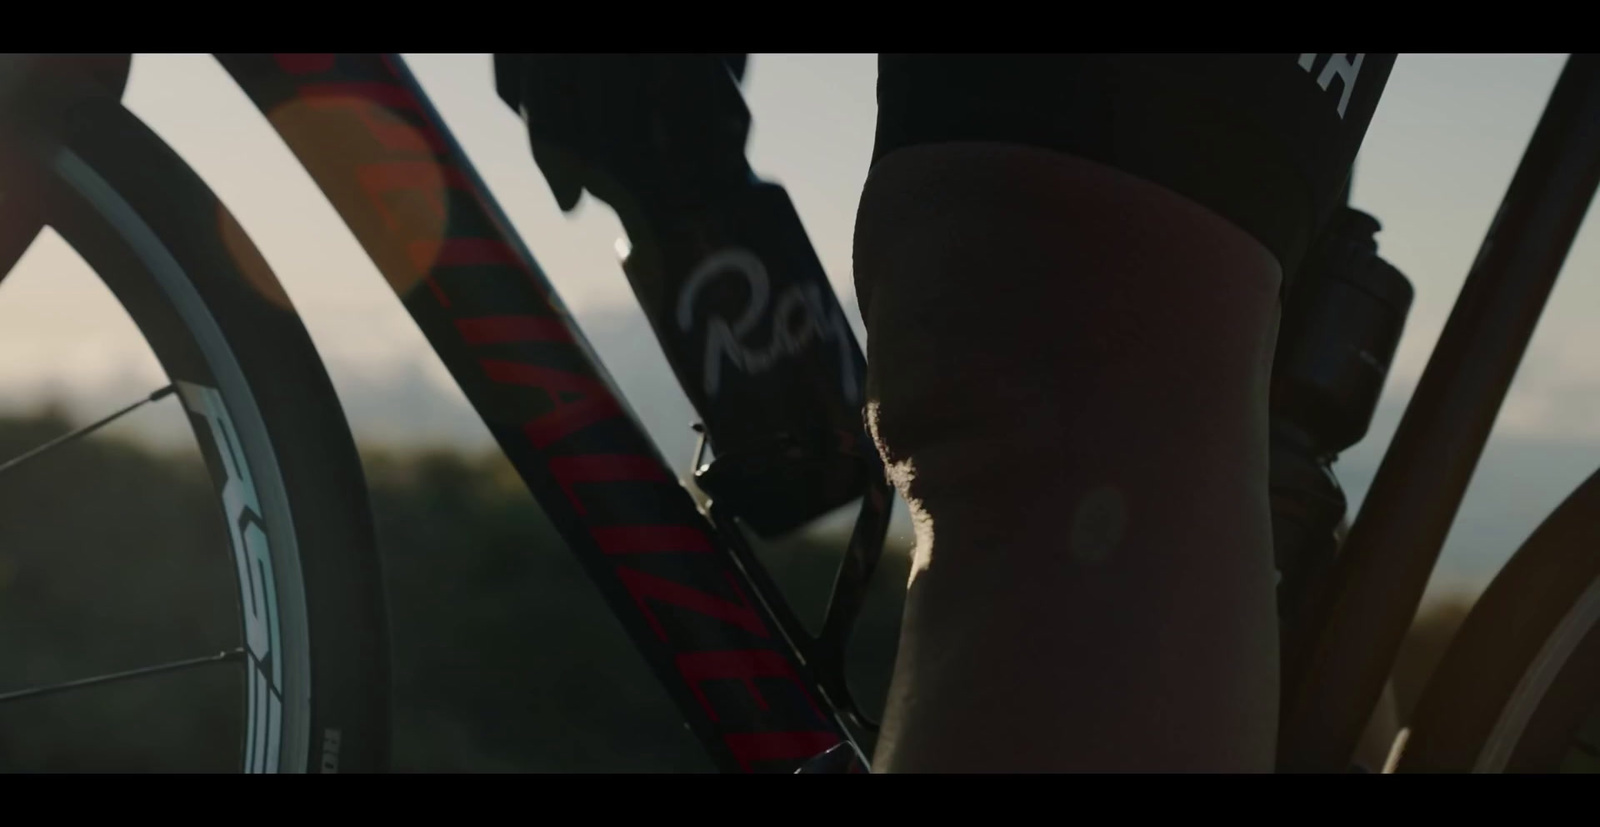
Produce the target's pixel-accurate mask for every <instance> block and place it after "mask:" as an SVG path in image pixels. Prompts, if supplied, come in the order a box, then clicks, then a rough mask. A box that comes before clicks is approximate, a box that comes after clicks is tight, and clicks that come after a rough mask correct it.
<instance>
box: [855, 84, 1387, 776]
mask: <svg viewBox="0 0 1600 827" xmlns="http://www.w3.org/2000/svg"><path fill="white" fill-rule="evenodd" d="M1391 64H1392V57H1390V56H1379V55H1365V56H1355V55H1351V56H1346V55H1337V56H1330V55H1317V56H1305V57H1304V58H1302V56H1300V55H1278V56H1245V57H1228V56H1220V55H1207V56H1192V57H1184V56H1160V57H1158V56H1116V57H1104V58H1102V57H1075V56H1072V57H1069V56H1048V57H1033V56H1006V57H962V58H935V57H927V56H923V57H913V56H883V57H882V58H881V59H880V78H879V104H880V114H879V123H878V130H879V131H878V147H877V150H876V151H875V153H874V163H873V167H872V171H871V173H870V175H869V177H868V181H867V185H866V188H865V191H864V193H863V195H862V202H861V208H860V213H859V215H858V217H857V225H856V250H855V255H856V280H857V290H858V293H859V295H860V298H861V305H862V313H863V316H864V317H865V320H866V325H867V335H868V348H869V355H868V363H869V365H870V376H869V380H868V381H869V397H870V399H869V418H870V421H871V424H872V427H873V430H874V435H875V437H876V439H877V440H878V443H879V449H880V451H882V452H883V454H884V456H885V460H886V462H887V463H888V464H889V466H890V468H891V473H892V474H893V476H894V477H895V480H896V484H897V486H898V487H899V488H900V490H901V492H902V493H903V494H904V495H905V497H906V499H907V500H908V501H909V502H910V503H911V505H912V509H913V514H914V516H915V518H916V524H917V534H918V546H917V551H916V560H915V562H914V565H913V572H914V575H913V581H912V584H911V588H910V595H909V598H908V603H907V609H906V623H905V631H904V634H903V638H902V644H901V654H900V657H899V659H898V661H897V664H896V667H895V680H894V685H893V688H892V690H891V695H890V702H889V709H888V712H887V720H886V722H885V728H884V732H883V737H882V739H881V741H880V744H881V745H880V748H879V755H878V767H879V768H881V769H885V770H889V771H896V770H1066V769H1089V770H1101V769H1174V770H1268V769H1270V768H1271V766H1272V752H1273V743H1274V735H1275V730H1276V705H1277V689H1278V683H1277V680H1278V679H1277V640H1276V623H1275V619H1274V602H1273V570H1272V553H1271V547H1270V543H1271V534H1270V525H1269V515H1268V506H1267V495H1266V456H1267V427H1266V425H1267V419H1266V416H1267V410H1266V400H1267V379H1268V374H1269V370H1270V362H1271V356H1272V348H1273V345H1274V339H1275V335H1276V329H1277V319H1278V296H1279V290H1280V287H1281V282H1282V278H1281V274H1282V273H1283V272H1285V271H1288V272H1291V273H1292V268H1293V267H1294V265H1295V264H1296V263H1297V262H1298V259H1299V258H1300V256H1301V254H1302V251H1303V250H1304V248H1305V246H1306V242H1307V240H1308V239H1309V238H1310V236H1311V235H1312V233H1313V231H1314V230H1315V228H1316V225H1317V223H1318V222H1319V220H1320V216H1321V215H1323V214H1326V212H1327V211H1328V210H1330V209H1331V208H1332V206H1333V205H1334V203H1335V202H1336V200H1337V198H1338V196H1339V192H1340V187H1341V185H1342V183H1343V179H1344V178H1345V176H1346V174H1347V172H1348V169H1349V166H1350V163H1351V161H1352V160H1353V158H1354V155H1355V150H1356V148H1357V146H1358V145H1359V143H1360V139H1361V136H1362V134H1363V133H1364V131H1365V128H1366V124H1367V122H1368V120H1369V119H1370V117H1371V114H1372V111H1373V109H1374V108H1375V106H1376V100H1377V97H1378V95H1379V93H1380V91H1381V89H1382V87H1383V84H1384V82H1385V80H1386V79H1387V75H1388V70H1389V67H1390V65H1391Z"/></svg>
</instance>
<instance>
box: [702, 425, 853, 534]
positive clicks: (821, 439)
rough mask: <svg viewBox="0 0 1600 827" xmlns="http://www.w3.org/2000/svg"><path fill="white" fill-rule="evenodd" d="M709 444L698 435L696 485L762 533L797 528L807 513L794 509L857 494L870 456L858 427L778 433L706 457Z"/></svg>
mask: <svg viewBox="0 0 1600 827" xmlns="http://www.w3.org/2000/svg"><path fill="white" fill-rule="evenodd" d="M708 448H709V446H708V443H707V441H706V440H704V439H702V441H701V450H700V452H699V456H697V457H696V458H695V471H694V479H695V485H696V486H698V487H699V488H700V490H702V491H704V492H705V493H706V494H707V495H708V496H710V497H711V498H712V499H713V500H714V501H716V502H717V503H718V504H719V505H722V506H724V507H726V508H727V509H728V511H729V512H730V513H732V514H734V515H735V516H737V517H739V519H740V520H742V521H744V522H745V523H746V524H748V525H749V526H750V528H751V529H753V530H754V531H755V532H756V533H757V534H759V535H761V536H763V537H771V536H775V535H779V534H784V533H787V532H789V531H792V530H794V529H796V528H799V527H800V525H802V524H803V523H804V522H805V519H801V518H797V517H796V516H795V515H815V514H818V513H821V512H823V511H827V510H831V509H833V508H837V507H839V506H841V505H844V504H845V503H847V502H849V501H851V500H853V499H855V498H857V497H859V496H861V494H862V491H863V481H864V480H865V479H866V473H865V472H866V471H867V470H868V469H869V466H870V465H871V463H872V459H873V457H872V455H871V454H870V453H868V446H864V445H863V444H862V439H861V435H860V434H859V433H856V434H851V433H846V432H842V431H835V432H819V433H814V434H810V435H796V434H790V433H781V434H777V435H775V436H773V437H770V438H767V439H763V440H759V441H754V442H750V443H746V444H744V445H740V446H736V447H734V448H732V449H730V450H728V451H723V452H718V453H717V455H716V456H715V457H714V458H713V459H711V460H710V461H709V462H707V461H704V460H705V454H706V453H707V451H708ZM797 520H798V522H797Z"/></svg>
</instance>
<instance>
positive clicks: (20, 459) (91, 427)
mask: <svg viewBox="0 0 1600 827" xmlns="http://www.w3.org/2000/svg"><path fill="white" fill-rule="evenodd" d="M175 390H177V386H176V385H168V386H166V387H164V388H162V389H160V390H158V391H155V392H154V393H151V394H150V395H149V396H147V397H145V398H143V399H141V400H139V401H138V402H134V403H133V404H131V405H128V406H126V407H124V408H122V409H121V410H119V411H117V412H116V413H113V414H111V415H110V416H107V417H105V418H104V419H101V420H99V421H97V422H92V423H90V424H88V425H85V426H83V427H82V428H79V429H77V430H76V431H72V432H70V433H66V434H62V435H61V436H58V437H56V438H55V439H52V440H50V441H49V442H46V443H44V444H43V445H39V446H38V447H36V448H33V449H32V450H30V451H27V452H25V453H23V454H21V455H19V456H16V457H12V458H11V459H9V460H6V461H5V463H4V464H0V474H4V473H5V472H7V471H10V470H12V469H13V468H16V467H17V466H19V465H21V464H22V463H24V462H27V461H28V460H30V459H33V458H34V457H37V456H43V455H44V454H45V453H46V452H48V451H50V450H52V449H55V448H59V447H61V446H63V445H65V444H67V443H69V442H71V441H73V440H75V439H78V438H80V437H85V436H88V435H89V434H92V433H94V432H95V431H98V430H100V429H101V428H104V427H105V426H107V425H110V424H111V423H113V422H115V421H117V420H118V419H121V418H122V417H124V416H127V415H128V414H130V413H133V412H134V411H136V410H138V409H140V408H142V407H144V406H145V405H148V404H150V403H151V402H159V401H161V400H162V399H164V398H166V397H167V396H168V395H169V394H171V393H172V392H173V391H175Z"/></svg>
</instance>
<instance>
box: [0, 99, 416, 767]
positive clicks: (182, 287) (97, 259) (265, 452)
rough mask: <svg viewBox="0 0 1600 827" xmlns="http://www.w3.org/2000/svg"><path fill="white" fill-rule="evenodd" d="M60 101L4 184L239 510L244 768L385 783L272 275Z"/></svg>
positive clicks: (18, 150) (373, 552) (346, 572)
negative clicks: (148, 362)
mask: <svg viewBox="0 0 1600 827" xmlns="http://www.w3.org/2000/svg"><path fill="white" fill-rule="evenodd" d="M65 94H66V95H67V96H69V97H70V100H67V101H66V102H62V100H61V98H62V95H57V96H56V97H55V99H54V102H53V103H52V109H51V111H50V113H49V115H48V116H47V117H42V118H41V119H40V120H39V121H38V122H37V123H35V124H33V125H30V126H23V127H21V128H15V127H14V128H12V129H10V130H8V133H9V134H8V135H7V136H6V141H7V143H8V144H9V146H7V147H4V149H5V150H6V151H5V152H3V153H0V154H3V155H5V161H4V163H5V166H6V169H5V170H4V172H5V173H7V174H6V177H5V178H0V180H4V181H5V182H6V185H7V187H6V188H7V190H8V192H7V195H8V196H12V197H15V196H17V195H18V194H21V195H22V196H23V197H24V198H25V200H26V203H27V205H28V206H27V209H28V210H29V211H30V214H32V215H33V216H35V217H36V218H37V219H38V220H39V222H40V223H42V224H44V225H46V226H50V227H52V229H54V230H55V231H56V232H57V233H58V234H59V235H60V236H61V237H62V238H63V239H64V240H66V241H67V243H68V244H69V245H70V246H72V247H73V248H74V249H75V250H76V251H77V252H78V254H79V255H80V256H81V257H82V258H83V259H84V260H85V261H86V262H87V263H88V264H89V265H90V268H91V269H92V270H94V271H95V273H96V274H97V275H98V276H99V277H100V278H101V279H102V281H104V282H105V283H106V285H107V287H109V288H110V289H111V292H112V293H113V294H114V295H115V296H116V298H117V299H118V300H119V301H120V302H121V303H122V305H123V307H124V308H125V309H126V310H127V311H128V314H129V316H130V317H131V318H132V319H133V321H134V323H135V325H137V326H138V327H139V329H140V332H141V333H142V334H143V335H144V336H145V338H146V341H147V342H148V343H149V345H150V347H151V349H152V350H153V351H154V352H155V354H156V357H157V359H158V361H160V362H161V365H162V367H163V368H164V369H165V370H166V372H167V375H168V376H169V377H170V378H171V379H172V380H173V382H174V385H175V386H177V387H178V388H179V395H180V396H181V397H182V398H183V401H184V403H185V404H186V406H187V407H188V409H189V419H190V422H191V424H192V425H193V426H194V428H195V435H196V438H197V440H198V442H199V444H200V445H201V446H202V451H203V453H204V454H205V457H206V463H207V465H208V467H210V469H211V470H212V472H213V477H214V479H215V480H216V481H217V484H218V493H219V496H221V497H222V499H223V502H224V505H225V508H229V509H235V511H236V513H235V514H231V515H227V516H228V517H229V518H231V519H232V522H233V526H232V527H231V528H230V539H231V541H232V543H233V545H234V549H233V551H234V553H235V555H236V558H237V563H238V568H239V571H240V577H241V580H240V586H239V588H240V590H241V594H240V599H241V607H244V606H246V604H253V605H256V606H258V607H265V608H258V609H257V610H255V612H254V615H255V617H254V618H252V615H251V612H250V611H246V612H243V613H242V619H241V625H242V626H243V627H246V634H245V635H244V639H245V643H246V646H245V648H246V649H247V650H248V651H249V652H251V653H252V654H250V656H249V658H248V659H247V664H248V665H249V666H250V667H253V669H252V671H251V672H249V673H247V680H246V684H247V687H248V688H249V689H251V690H255V691H262V690H264V691H262V694H261V697H262V698H263V699H265V700H263V701H262V702H261V703H260V704H257V703H256V702H255V701H254V697H255V696H254V695H252V696H251V698H252V700H251V701H250V704H251V705H250V707H249V709H250V713H251V714H250V715H249V716H248V718H247V721H246V730H247V733H248V734H247V735H246V739H245V740H246V743H245V745H244V749H243V751H242V752H243V764H244V766H245V769H246V770H247V771H248V770H262V771H288V772H302V771H304V772H319V773H326V772H371V771H381V770H384V769H386V768H387V765H388V758H389V740H390V717H389V658H388V639H387V628H388V624H387V622H386V620H387V617H386V608H385V605H384V596H383V581H382V572H381V569H380V566H379V555H378V550H377V544H376V539H375V532H374V529H373V523H372V518H371V513H370V506H369V500H368V497H367V489H366V484H365V479H364V475H363V473H362V469H361V464H360V460H359V455H358V453H357V450H356V446H355V442H354V439H353V437H352V436H351V433H350V429H349V426H348V424H347V423H346V421H345V418H344V416H343V412H342V409H341V407H340V405H339V403H338V398H337V395H336V393H335V390H334V387H333V384H332V382H331V380H330V379H329V377H328V375H327V372H326V370H325V368H324V366H323V365H322V362H321V360H320V358H319V357H318V354H317V352H316V349H315V347H314V345H313V343H312V340H311V338H310V336H309V334H308V333H307V331H306V329H305V327H304V325H303V323H302V322H301V320H300V318H299V316H298V314H297V313H296V312H295V310H294V308H293V306H292V304H291V303H290V302H289V300H288V297H287V295H286V294H285V293H284V291H283V289H282V287H281V285H280V284H279V283H278V281H277V279H276V277H275V276H274V275H273V274H272V272H271V270H270V269H269V268H268V266H267V264H266V262H265V260H264V259H263V258H262V257H261V255H260V253H259V252H258V251H257V250H256V248H255V246H254V245H253V244H252V243H251V242H250V241H249V239H248V238H247V237H246V236H245V235H244V233H243V231H242V229H240V228H239V225H238V223H237V221H235V220H234V219H233V217H232V215H231V214H230V213H229V212H228V211H227V209H226V208H225V207H224V206H223V205H222V204H221V202H220V201H219V200H218V199H217V197H216V195H215V194H214V193H212V191H211V190H210V188H209V187H207V186H206V185H205V183H204V182H203V181H202V180H201V179H200V177H199V176H198V175H197V174H196V173H195V172H194V171H193V170H192V169H191V168H190V167H189V166H188V165H187V164H186V163H185V162H184V161H183V160H182V159H181V158H180V157H179V156H178V155H177V153H176V152H174V151H173V150H172V149H171V148H170V147H168V146H167V145H166V144H165V142H163V141H162V140H161V139H160V138H159V137H158V136H157V135H156V134H155V133H154V132H153V131H151V130H150V129H149V127H147V126H146V125H145V124H144V123H142V122H141V121H140V120H139V119H138V118H137V117H136V116H134V115H133V114H132V113H131V112H129V111H128V110H127V109H126V108H124V107H123V106H122V105H121V103H120V102H119V101H118V100H116V99H115V98H112V97H109V96H107V95H104V94H83V93H82V91H81V90H74V91H71V92H67V93H65ZM42 124H47V125H42ZM230 447H231V448H232V451H231V452H230V451H229V448H230ZM229 480H231V482H228V481H229ZM228 485H232V486H233V493H232V494H229V493H228V488H227V486H228ZM240 492H245V493H240ZM250 492H253V493H254V500H255V501H254V503H252V502H251V497H250V496H249V494H250ZM230 497H231V498H232V499H229V498H230ZM232 528H237V531H233V530H231V529H232ZM252 532H253V533H252ZM263 547H265V549H266V552H265V553H261V552H260V549H261V548H263ZM247 574H248V576H249V577H251V578H252V579H251V580H250V581H249V586H250V588H249V589H248V591H250V592H251V593H249V594H246V593H245V592H246V591H247V589H246V587H245V578H246V576H247ZM257 574H264V575H266V576H262V577H260V578H259V579H256V578H255V575H257ZM297 601H298V603H297ZM263 618H265V619H263ZM263 630H265V631H263ZM263 636H264V637H263ZM258 639H262V640H265V641H266V642H265V643H260V646H261V647H264V648H263V651H261V652H258V651H257V646H258V643H259V640H258ZM274 688H275V689H276V693H274V692H273V691H272V690H273V689H274ZM275 714H276V716H277V717H274V715H275ZM258 732H259V733H262V735H261V736H260V737H257V733H258ZM269 736H270V737H269Z"/></svg>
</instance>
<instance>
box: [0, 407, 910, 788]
mask: <svg viewBox="0 0 1600 827" xmlns="http://www.w3.org/2000/svg"><path fill="white" fill-rule="evenodd" d="M169 413H170V412H169ZM69 428H70V424H69V423H68V421H67V420H66V419H65V418H64V417H62V416H60V415H55V414H48V415H42V416H38V417H34V418H29V419H10V420H0V461H4V460H5V459H9V458H11V457H13V456H16V455H18V454H20V453H21V452H23V451H25V450H27V449H28V448H30V447H32V446H34V445H37V444H39V443H41V442H44V441H46V440H48V439H50V438H52V437H54V436H56V435H58V434H61V433H65V432H66V431H67V430H68V429H69ZM363 455H364V460H365V462H366V467H367V474H368V483H369V485H370V488H371V494H372V501H373V506H374V513H375V517H376V521H377V527H378V537H379V544H380V549H381V553H382V555H383V562H384V566H385V577H386V579H387V584H386V585H387V588H388V593H389V599H390V606H389V608H390V613H391V619H392V624H393V627H392V630H391V631H392V639H393V644H394V647H393V648H394V651H393V670H394V675H393V678H394V691H395V695H394V700H395V716H394V718H395V742H394V746H395V766H396V769H399V770H406V771H574V772H582V771H590V772H616V771H624V772H626V771H644V772H648V771H680V772H682V771H688V772H694V771H709V770H710V765H709V763H708V762H707V761H706V759H705V758H704V757H703V755H702V753H701V750H700V747H699V745H698V743H697V742H695V741H694V740H693V739H692V738H691V737H690V736H689V734H688V733H687V732H686V731H685V730H684V728H683V725H682V723H681V720H680V719H678V718H677V717H676V715H675V713H674V710H673V707H672V706H671V704H670V702H669V701H668V700H667V697H666V695H665V693H664V692H663V691H662V690H661V689H660V688H659V686H658V684H657V682H656V679H655V677H654V676H653V675H652V674H651V673H650V672H649V671H648V670H647V669H646V667H645V666H644V664H643V662H642V661H641V660H640V659H639V658H638V657H637V656H636V655H635V654H634V653H633V650H632V648H631V644H629V643H628V641H627V640H626V638H625V636H624V633H623V631H622V628H621V626H620V624H619V623H618V622H617V621H616V620H615V619H614V618H613V617H612V616H611V614H610V612H609V611H608V610H607V609H606V607H605V606H604V604H603V603H602V602H601V600H600V598H599V595H598V593H597V592H596V591H595V589H594V588H593V587H592V586H591V585H590V584H589V581H588V579H587V577H586V575H585V574H584V573H583V571H582V570H581V569H580V568H579V567H578V564H577V563H576V561H575V560H574V559H573V558H572V557H571V555H570V553H569V552H568V551H567V550H566V548H565V546H564V545H563V544H562V543H561V541H560V540H559V539H558V538H557V537H556V536H555V534H554V531H553V529H552V528H551V527H550V526H549V524H548V522H547V521H546V520H545V518H544V517H543V514H542V512H541V511H540V509H539V508H538V507H537V505H536V504H535V503H534V502H533V499H532V497H531V496H530V495H529V494H528V493H527V491H526V490H525V489H524V488H523V487H522V485H521V483H520V481H519V480H518V479H517V478H516V476H515V473H514V472H513V471H512V470H511V468H510V466H509V464H508V463H506V461H505V460H504V459H503V458H501V457H499V456H498V455H493V456H489V457H464V456H461V455H459V454H454V453H448V452H434V453H422V454H414V453H413V454H403V455H402V454H393V453H389V452H386V451H383V450H375V449H364V450H363ZM210 491H211V488H210V481H209V480H208V479H207V477H206V476H205V473H204V469H203V467H202V466H201V465H200V460H199V455H198V453H197V452H196V453H194V454H193V455H192V456H188V455H172V454H162V453H155V452H152V451H150V450H149V449H145V448H142V447H139V446H136V445H133V444H129V443H127V442H122V441H118V440H116V439H112V438H106V437H99V436H96V437H90V438H87V439H83V440H79V441H76V442H72V443H69V444H67V445H66V446H64V447H62V448H60V449H57V450H54V451H52V452H51V453H50V454H49V455H48V456H45V457H42V458H40V459H39V460H37V461H30V462H29V463H27V464H25V465H22V466H20V467H18V468H17V469H15V470H13V471H11V472H8V473H5V474H3V475H0V693H5V692H8V691H12V690H16V689H20V688H23V687H28V686H37V685H41V684H47V683H53V682H58V681H63V680H71V679H74V678H81V677H86V676H90V675H97V674H104V673H108V672H115V671H119V670H124V669H130V668H134V667H137V666H141V665H145V664H152V663H160V662H166V661H171V660H178V659H182V658H188V657H195V656H199V655H206V654H212V653H216V652H218V651H221V650H224V649H231V648H233V647H236V646H238V645H239V640H240V637H239V631H238V626H239V621H238V615H237V611H236V609H235V607H234V599H235V598H234V591H235V582H236V580H235V575H234V571H233V562H232V559H231V557H230V553H229V551H228V546H227V542H226V539H225V535H224V534H223V525H222V521H221V516H220V512H219V511H218V510H217V505H216V501H215V498H214V497H213V496H212V495H211V493H210ZM842 541H843V538H842V537H835V536H800V537H796V538H794V539H791V540H788V541H785V542H783V543H779V544H777V545H775V546H773V547H770V548H763V549H759V551H760V553H761V554H762V556H763V559H764V560H766V562H767V563H768V567H769V569H771V570H772V571H773V573H774V576H775V577H776V578H777V579H778V580H779V582H780V583H782V584H783V585H784V586H785V588H786V590H787V591H789V592H790V594H791V597H792V598H793V601H794V602H795V603H796V605H797V607H801V608H802V614H803V615H810V614H813V613H814V612H812V611H809V609H811V608H812V607H815V608H816V609H820V608H822V606H823V605H824V603H825V600H826V594H827V590H828V588H829V587H830V585H831V583H832V577H833V570H834V566H835V565H836V561H837V558H838V553H839V550H840V549H842ZM903 552H904V550H903V549H898V550H894V551H892V552H891V553H890V554H887V555H886V556H885V562H884V564H883V566H882V567H881V570H880V573H879V575H878V577H877V578H876V581H875V583H874V592H873V594H872V597H871V598H870V599H869V603H868V607H867V609H866V611H865V612H864V615H863V618H862V621H861V623H860V625H859V626H858V633H857V639H856V643H855V645H854V647H853V650H852V652H851V660H852V668H853V670H854V678H855V683H856V687H857V691H858V693H859V694H860V695H861V696H862V698H863V702H864V703H866V704H867V705H868V706H870V707H872V708H878V707H879V706H880V705H881V703H882V700H881V699H882V696H883V693H884V691H885V689H886V687H887V682H888V669H889V666H890V660H891V658H892V655H893V640H894V635H895V632H896V630H897V628H898V621H897V619H898V614H899V608H900V596H901V595H900V592H901V591H902V589H901V588H900V587H901V584H903V583H904V582H905V577H906V572H907V568H906V567H907V561H906V558H905V556H904V553H903ZM237 674H238V672H237V668H236V667H233V666H230V665H222V666H207V667H203V668H201V669H196V670H189V671H185V672H182V673H175V674H168V675H162V676H158V677H153V678H143V679H139V680H136V681H131V682H124V683H118V684H114V685H109V686H100V687H94V688H90V689H83V690H73V691H69V692H65V693H61V694H58V695H55V696H51V697H47V698H38V699H28V700H22V701H16V702H11V703H5V704H0V771H8V770H45V771H64V770H213V769H221V770H224V771H230V770H231V768H232V767H233V766H236V765H235V764H231V763H230V762H233V761H236V760H237V755H238V752H239V748H240V737H241V735H240V732H241V728H240V726H239V724H238V720H237V719H238V717H239V710H240V708H241V706H242V692H243V689H242V684H241V682H240V681H239V680H238V679H237Z"/></svg>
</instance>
